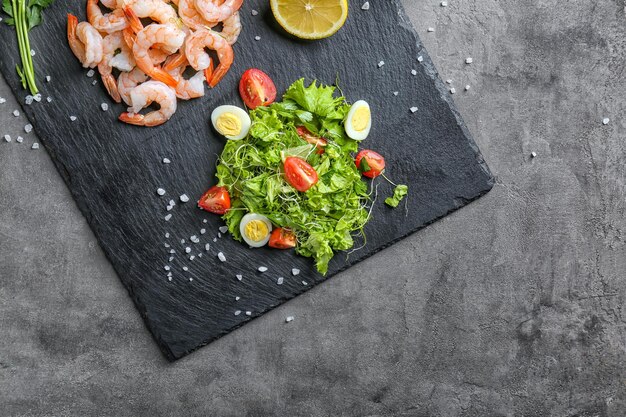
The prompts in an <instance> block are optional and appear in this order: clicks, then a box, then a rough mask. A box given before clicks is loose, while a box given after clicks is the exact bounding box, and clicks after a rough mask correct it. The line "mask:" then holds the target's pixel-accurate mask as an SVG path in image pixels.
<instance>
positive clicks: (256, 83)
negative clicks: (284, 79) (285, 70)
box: [239, 68, 276, 110]
mask: <svg viewBox="0 0 626 417" xmlns="http://www.w3.org/2000/svg"><path fill="white" fill-rule="evenodd" d="M239 94H240V95H241V99H242V100H243V102H244V103H246V106H248V108H250V109H252V110H254V109H256V108H257V107H259V106H267V105H268V104H271V103H273V102H274V100H275V99H276V86H275V85H274V82H273V81H272V79H271V78H270V77H269V75H267V74H266V73H264V72H263V71H261V70H260V69H256V68H250V69H249V70H247V71H246V72H244V73H243V75H242V76H241V80H240V81H239Z"/></svg>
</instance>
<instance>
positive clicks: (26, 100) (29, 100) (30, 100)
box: [24, 94, 33, 106]
mask: <svg viewBox="0 0 626 417" xmlns="http://www.w3.org/2000/svg"><path fill="white" fill-rule="evenodd" d="M24 103H26V104H27V105H29V106H30V105H31V104H33V96H31V95H30V94H29V95H27V96H26V97H24Z"/></svg>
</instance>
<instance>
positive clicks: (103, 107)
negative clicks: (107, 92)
mask: <svg viewBox="0 0 626 417" xmlns="http://www.w3.org/2000/svg"><path fill="white" fill-rule="evenodd" d="M100 108H101V109H102V111H107V110H109V105H108V104H107V103H102V104H100Z"/></svg>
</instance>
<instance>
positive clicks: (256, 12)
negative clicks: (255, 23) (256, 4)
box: [250, 9, 259, 16]
mask: <svg viewBox="0 0 626 417" xmlns="http://www.w3.org/2000/svg"><path fill="white" fill-rule="evenodd" d="M250 13H251V14H252V16H256V15H258V14H259V12H258V11H256V10H254V9H252V10H250Z"/></svg>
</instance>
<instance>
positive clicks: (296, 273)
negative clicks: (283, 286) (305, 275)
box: [291, 268, 300, 276]
mask: <svg viewBox="0 0 626 417" xmlns="http://www.w3.org/2000/svg"><path fill="white" fill-rule="evenodd" d="M299 273H300V270H299V269H298V268H293V269H292V270H291V274H292V275H293V276H296V275H298V274H299Z"/></svg>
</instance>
